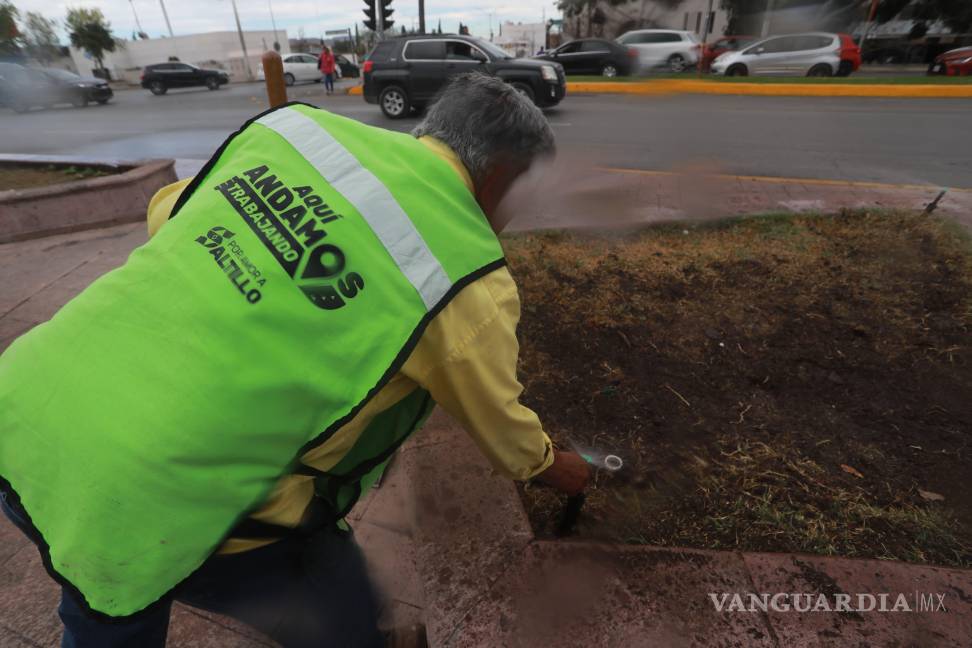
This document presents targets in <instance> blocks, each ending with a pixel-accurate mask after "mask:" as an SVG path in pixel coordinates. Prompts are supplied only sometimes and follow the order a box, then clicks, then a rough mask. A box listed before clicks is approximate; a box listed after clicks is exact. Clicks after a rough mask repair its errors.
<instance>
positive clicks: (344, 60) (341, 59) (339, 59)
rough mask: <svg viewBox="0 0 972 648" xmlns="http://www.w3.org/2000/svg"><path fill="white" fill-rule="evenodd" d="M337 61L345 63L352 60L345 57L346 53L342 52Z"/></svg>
mask: <svg viewBox="0 0 972 648" xmlns="http://www.w3.org/2000/svg"><path fill="white" fill-rule="evenodd" d="M337 62H338V63H344V64H348V63H350V61H348V59H347V58H345V56H344V54H341V55H340V56H338V57H337Z"/></svg>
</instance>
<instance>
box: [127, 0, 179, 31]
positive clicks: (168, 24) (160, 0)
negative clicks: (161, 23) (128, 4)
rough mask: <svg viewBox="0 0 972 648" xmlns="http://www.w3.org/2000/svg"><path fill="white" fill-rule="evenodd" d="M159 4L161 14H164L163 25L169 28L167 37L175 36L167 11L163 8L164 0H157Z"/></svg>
mask: <svg viewBox="0 0 972 648" xmlns="http://www.w3.org/2000/svg"><path fill="white" fill-rule="evenodd" d="M159 4H160V5H162V15H163V16H165V26H166V27H168V28H169V38H172V37H174V36H175V34H173V33H172V23H170V22H169V12H167V11H166V10H165V0H159ZM133 8H134V6H133Z"/></svg>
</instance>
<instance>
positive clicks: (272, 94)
mask: <svg viewBox="0 0 972 648" xmlns="http://www.w3.org/2000/svg"><path fill="white" fill-rule="evenodd" d="M262 61H263V76H264V78H265V79H266V81H267V98H268V99H269V100H270V107H271V108H276V107H277V106H282V105H283V104H285V103H287V84H286V83H284V72H283V59H281V58H280V54H278V53H277V52H275V51H273V50H270V51H269V52H264V53H263V59H262Z"/></svg>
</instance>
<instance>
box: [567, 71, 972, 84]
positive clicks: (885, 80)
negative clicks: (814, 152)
mask: <svg viewBox="0 0 972 648" xmlns="http://www.w3.org/2000/svg"><path fill="white" fill-rule="evenodd" d="M700 78H701V79H702V80H704V81H711V82H712V83H810V84H816V85H862V84H875V85H969V84H972V76H965V77H946V76H936V77H929V76H924V75H921V76H853V75H852V76H849V77H825V78H821V77H752V76H750V77H725V76H714V75H708V74H707V75H703V76H702V77H699V76H698V74H695V73H687V74H653V75H651V76H647V77H635V76H627V77H616V78H613V79H608V78H605V77H602V76H569V77H567V82H568V83H570V82H584V83H597V82H605V81H619V82H621V83H635V82H639V81H648V82H650V81H655V80H658V79H682V80H686V81H688V80H697V79H700Z"/></svg>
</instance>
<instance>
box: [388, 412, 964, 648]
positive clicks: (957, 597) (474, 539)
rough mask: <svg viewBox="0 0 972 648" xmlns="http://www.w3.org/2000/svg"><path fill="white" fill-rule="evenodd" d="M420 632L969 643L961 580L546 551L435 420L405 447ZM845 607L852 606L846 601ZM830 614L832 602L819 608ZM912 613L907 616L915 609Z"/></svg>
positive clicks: (798, 563)
mask: <svg viewBox="0 0 972 648" xmlns="http://www.w3.org/2000/svg"><path fill="white" fill-rule="evenodd" d="M403 450H404V452H403V455H402V458H403V460H404V463H405V469H406V472H407V473H408V479H409V483H410V485H411V489H410V492H408V493H407V496H408V497H409V498H410V500H411V502H410V504H411V506H410V508H411V509H412V520H411V523H412V527H413V537H414V539H415V541H416V543H417V547H416V548H417V568H418V572H419V578H420V579H421V581H422V585H423V588H424V600H425V614H426V629H427V633H428V639H429V645H430V646H433V647H434V648H444V647H447V646H448V647H456V648H458V647H462V648H466V647H468V648H473V647H475V648H487V647H488V648H492V647H493V646H517V647H518V648H534V647H536V648H541V647H546V646H591V647H598V648H600V647H603V648H608V647H611V648H614V647H616V646H686V647H688V646H692V647H696V646H698V647H702V646H706V647H708V646H738V645H745V646H754V647H756V646H759V647H766V648H784V647H794V648H796V647H807V648H809V647H810V646H823V645H828V646H829V645H860V646H890V645H899V644H902V642H903V643H908V641H909V640H914V639H916V638H921V639H918V641H919V643H920V644H921V645H928V646H933V645H934V646H939V645H940V646H946V645H959V644H960V643H962V642H963V641H965V640H966V639H967V637H968V636H970V633H972V570H964V569H952V568H943V567H934V566H925V565H909V564H905V563H897V562H887V561H881V560H871V559H851V558H835V557H828V556H816V555H806V554H771V553H748V552H739V551H714V550H702V549H683V548H677V547H655V546H643V545H623V544H620V545H612V544H605V543H599V542H593V541H577V540H560V541H549V540H542V539H538V538H536V537H535V536H534V534H533V531H532V529H531V528H530V526H529V521H528V519H527V516H526V512H525V510H524V508H523V504H522V502H521V501H520V498H519V496H518V494H517V492H516V488H515V487H514V485H513V483H512V482H510V481H509V480H507V479H504V478H503V477H500V476H498V475H496V474H495V473H494V472H493V471H492V470H491V468H490V467H489V465H488V463H487V461H486V459H485V457H483V455H482V454H481V453H480V452H479V450H478V449H477V448H476V447H475V445H474V444H473V442H472V441H471V440H470V438H469V437H468V435H467V434H466V433H465V432H464V431H463V430H462V428H461V427H460V426H459V425H458V424H457V423H456V422H455V421H454V420H452V419H451V418H449V417H448V416H447V415H445V414H443V413H442V412H441V411H439V410H437V411H436V413H435V414H433V417H432V418H430V420H429V422H428V424H427V425H426V426H425V429H423V431H422V432H421V433H420V434H419V435H417V437H416V438H415V439H413V440H411V441H410V442H409V444H407V446H406V447H405V448H403ZM764 592H765V593H770V594H775V593H778V592H783V593H796V594H800V595H806V596H812V597H813V601H817V600H818V597H820V596H824V597H830V599H831V600H833V597H834V595H835V594H847V595H851V596H856V595H857V594H873V595H878V594H881V593H886V594H888V595H889V598H890V603H888V605H889V607H890V605H892V604H894V603H895V601H896V597H897V595H898V594H906V595H907V596H909V597H912V598H911V599H909V600H910V601H911V604H914V603H915V597H916V596H917V594H916V593H918V592H920V593H922V594H925V595H929V596H930V595H931V593H934V592H937V593H942V594H943V595H944V596H945V597H946V607H947V612H943V611H939V613H938V614H930V613H929V614H898V615H895V614H861V613H845V612H840V611H831V612H825V611H817V612H813V613H811V612H807V613H801V612H798V611H797V612H795V613H786V612H779V611H772V610H771V611H769V612H768V613H765V612H764V613H759V612H755V613H753V612H749V613H743V614H738V613H733V612H732V611H727V610H722V611H720V610H718V609H717V608H716V606H715V605H714V603H713V602H712V601H711V593H726V594H727V595H728V596H732V595H733V594H739V595H740V596H742V597H747V596H748V595H749V594H750V593H753V594H760V593H764ZM855 600H856V599H855ZM831 604H832V603H831ZM916 611H917V610H916Z"/></svg>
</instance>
